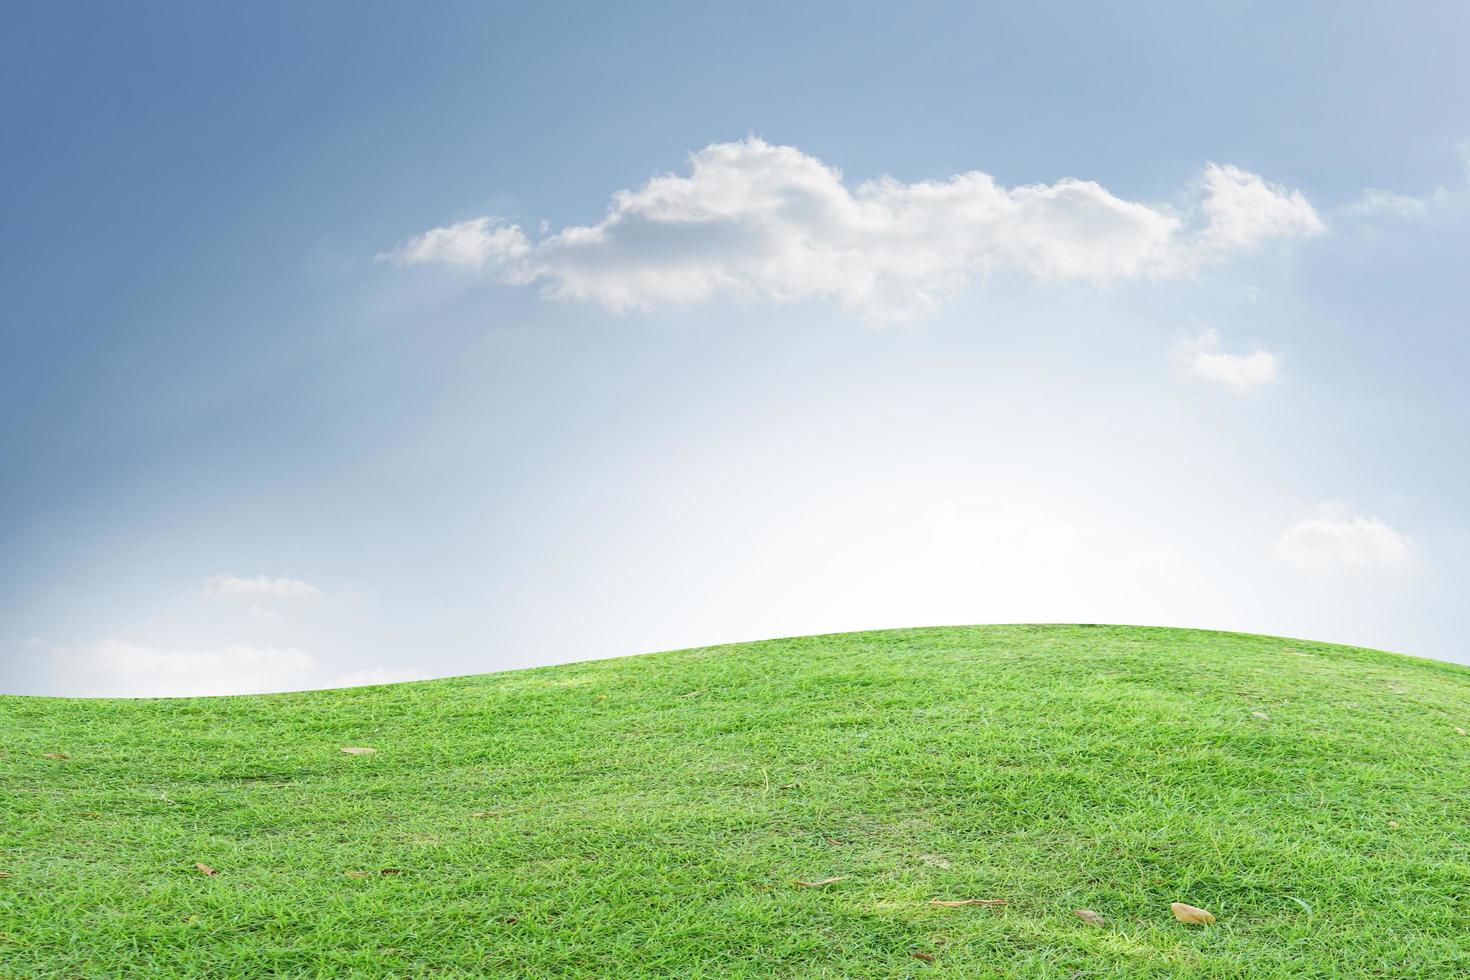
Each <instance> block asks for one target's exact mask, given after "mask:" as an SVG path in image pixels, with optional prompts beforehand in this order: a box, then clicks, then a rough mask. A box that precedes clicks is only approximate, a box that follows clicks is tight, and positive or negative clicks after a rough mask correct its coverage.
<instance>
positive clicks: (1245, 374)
mask: <svg viewBox="0 0 1470 980" xmlns="http://www.w3.org/2000/svg"><path fill="white" fill-rule="evenodd" d="M1175 356H1176V359H1177V361H1178V363H1179V367H1180V370H1181V371H1182V372H1183V373H1184V374H1185V375H1186V376H1187V377H1191V378H1195V379H1198V380H1200V381H1209V382H1212V383H1214V384H1219V385H1224V386H1225V387H1226V388H1229V389H1230V390H1231V391H1233V392H1234V393H1235V394H1237V395H1245V394H1249V393H1250V392H1252V391H1254V390H1255V389H1257V388H1259V387H1261V386H1262V385H1266V384H1270V383H1271V382H1272V381H1275V380H1276V366H1277V360H1278V358H1277V356H1276V355H1275V354H1273V353H1271V352H1270V351H1268V350H1264V349H1262V348H1260V347H1257V348H1256V349H1255V350H1253V351H1251V352H1250V353H1249V354H1226V353H1224V352H1223V351H1221V350H1220V334H1219V331H1217V330H1216V329H1215V328H1214V327H1207V328H1205V331H1204V332H1203V333H1201V334H1200V335H1199V336H1198V337H1196V338H1195V339H1194V340H1190V341H1186V342H1184V343H1183V344H1180V345H1179V347H1178V348H1177V349H1176V351H1175Z"/></svg>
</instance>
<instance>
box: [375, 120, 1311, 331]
mask: <svg viewBox="0 0 1470 980" xmlns="http://www.w3.org/2000/svg"><path fill="white" fill-rule="evenodd" d="M1323 230H1324V225H1323V223H1322V221H1321V219H1320V218H1319V217H1318V215H1317V212H1316V211H1315V210H1314V209H1313V207H1312V205H1311V204H1310V203H1309V202H1308V201H1307V199H1306V198H1305V197H1303V196H1302V194H1301V193H1300V192H1299V191H1295V190H1289V189H1286V188H1283V187H1280V186H1278V185H1275V184H1271V183H1268V182H1267V181H1265V180H1263V179H1262V178H1261V177H1260V176H1258V175H1256V174H1253V173H1249V172H1247V171H1244V170H1241V169H1239V168H1237V167H1232V166H1217V165H1215V164H1209V165H1207V166H1206V167H1205V169H1204V171H1203V173H1202V175H1201V177H1200V179H1199V181H1198V182H1197V184H1196V185H1195V186H1194V187H1193V188H1191V190H1190V191H1189V193H1188V194H1187V195H1186V199H1185V200H1184V202H1183V203H1182V204H1181V205H1180V206H1177V207H1176V206H1171V205H1149V204H1143V203H1139V202H1136V201H1129V200H1125V199H1123V198H1120V197H1118V196H1116V195H1114V194H1112V193H1111V192H1109V191H1108V190H1107V189H1105V188H1104V187H1102V186H1101V185H1099V184H1097V183H1095V182H1092V181H1086V180H1077V179H1073V178H1066V179H1063V180H1059V181H1057V182H1056V183H1053V184H1028V185H1025V186H1019V187H1012V188H1007V187H1004V186H1002V185H1000V184H999V183H997V182H996V180H995V179H994V178H993V177H991V176H989V175H988V174H985V173H981V172H980V171H970V172H967V173H963V174H959V175H957V176H954V177H950V178H948V179H943V180H926V181H916V182H913V183H905V182H903V181H899V180H895V179H893V178H891V177H882V178H879V179H877V180H871V181H867V182H864V183H862V184H859V185H858V186H857V187H856V188H855V189H849V188H848V187H847V185H846V184H845V183H844V182H843V179H842V174H841V173H840V172H839V171H838V170H837V169H835V168H833V167H830V166H828V165H827V164H825V163H823V162H822V161H821V160H818V159H817V158H815V157H813V156H810V155H808V154H805V153H803V152H801V151H800V150H798V149H796V148H795V147H791V146H774V145H771V144H769V143H766V142H764V141H763V140H760V139H756V138H750V139H746V140H742V141H740V142H735V143H719V144H714V145H711V146H708V147H706V148H705V149H703V150H700V151H699V152H698V153H695V154H694V155H693V156H692V157H691V160H690V173H689V174H688V175H687V176H682V175H675V174H665V175H663V176H660V177H655V178H653V179H652V180H650V181H648V182H647V183H646V184H643V185H642V186H641V187H638V188H635V189H632V190H622V191H618V192H617V193H615V194H614V195H613V197H612V203H611V205H610V206H609V208H608V211H607V214H606V215H605V216H604V217H603V219H602V220H601V221H599V222H597V223H596V224H592V225H577V226H570V227H567V228H563V229H562V230H561V231H559V232H556V233H554V234H547V235H544V236H542V237H539V238H537V239H535V240H533V239H532V238H531V237H530V236H529V235H528V234H527V233H526V232H525V230H523V229H522V227H521V226H520V225H517V224H513V223H510V222H507V221H504V220H501V219H498V218H494V217H489V216H486V217H479V218H475V219H472V220H469V221H464V222H460V223H458V224H454V225H448V226H445V227H441V228H434V229H432V230H430V231H427V232H425V233H423V234H421V235H418V236H415V237H413V238H410V239H409V240H407V241H405V242H403V243H402V244H400V245H399V246H398V247H396V248H394V249H392V250H391V251H389V252H386V253H384V254H383V255H381V256H380V258H382V259H384V260H386V261H389V262H392V263H394V264H397V265H400V266H410V265H427V264H442V265H450V266H459V267H463V268H468V269H471V270H474V271H476V272H479V273H482V274H484V275H487V276H489V277H490V278H492V279H494V280H497V281H499V282H503V283H508V284H516V285H527V284H531V283H539V284H541V286H542V288H543V290H544V291H545V292H546V293H547V294H549V295H551V296H554V297H558V298H563V299H575V300H585V301H591V302H595V303H599V304H601V305H603V306H605V307H607V308H608V309H611V310H637V309H648V308H652V307H656V306H660V305H665V304H686V303H693V302H697V301H701V300H706V299H709V298H711V297H714V296H717V295H730V296H747V297H763V298H766V299H769V300H773V301H776V302H787V301H796V300H807V299H818V300H825V301H828V302H831V303H834V304H836V305H838V306H840V307H841V308H843V309H845V310H847V311H849V312H851V313H853V314H855V315H858V316H861V317H864V318H866V319H870V320H880V321H881V320H902V319H908V318H912V317H916V316H921V315H924V314H925V313H928V312H930V311H932V310H934V309H935V308H936V307H938V306H939V305H940V304H941V303H942V302H943V301H944V300H945V299H946V298H948V297H950V296H951V295H953V294H954V293H955V292H956V291H958V290H959V289H961V288H962V287H964V286H965V285H966V284H967V283H969V282H971V281H972V280H974V279H976V278H981V277H984V276H985V275H987V274H988V273H990V272H993V271H997V270H1012V271H1016V272H1019V273H1021V274H1024V275H1027V276H1031V277H1034V278H1036V279H1039V280H1046V281H1082V282H1089V283H1095V284H1107V283H1112V282H1116V281H1118V280H1123V279H1136V278H1160V277H1170V276H1181V275H1188V274H1190V273H1192V272H1193V271H1195V270H1196V269H1198V268H1199V267H1200V266H1202V265H1205V264H1208V263H1212V262H1218V261H1221V260H1223V259H1225V258H1227V257H1229V256H1231V255H1234V254H1237V253H1240V252H1243V251H1248V250H1250V249H1253V248H1256V247H1258V246H1260V245H1262V244H1263V243H1265V242H1267V241H1269V240H1273V239H1293V238H1303V237H1308V236H1311V235H1316V234H1319V233H1321V232H1322V231H1323Z"/></svg>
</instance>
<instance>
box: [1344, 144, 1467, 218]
mask: <svg viewBox="0 0 1470 980" xmlns="http://www.w3.org/2000/svg"><path fill="white" fill-rule="evenodd" d="M1455 151H1456V152H1457V153H1458V154H1459V157H1460V170H1461V173H1462V176H1463V178H1464V179H1463V180H1462V181H1461V183H1460V184H1459V185H1458V186H1453V187H1445V186H1440V187H1436V188H1435V189H1434V190H1432V191H1430V192H1429V193H1427V194H1422V195H1413V194H1400V193H1398V192H1397V191H1386V190H1381V189H1379V188H1376V187H1368V188H1365V189H1364V190H1363V193H1362V194H1360V195H1359V196H1358V199H1357V200H1356V201H1353V202H1352V203H1351V204H1349V205H1348V206H1347V207H1346V208H1345V210H1346V211H1347V213H1349V214H1352V215H1358V216H1363V217H1390V218H1400V219H1403V220H1406V221H1420V220H1425V219H1428V218H1432V217H1435V216H1436V215H1439V214H1442V213H1444V212H1446V211H1452V210H1454V209H1456V208H1457V207H1459V206H1461V205H1464V204H1465V203H1466V201H1467V200H1470V142H1464V143H1459V144H1456V146H1455Z"/></svg>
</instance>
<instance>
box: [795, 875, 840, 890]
mask: <svg viewBox="0 0 1470 980" xmlns="http://www.w3.org/2000/svg"><path fill="white" fill-rule="evenodd" d="M846 880H847V876H846V875H838V876H837V877H835V878H821V879H819V880H817V881H802V880H801V879H800V878H798V879H796V880H795V881H793V882H792V884H793V885H796V886H797V887H798V888H821V887H822V886H823V885H830V884H832V883H833V882H836V881H846Z"/></svg>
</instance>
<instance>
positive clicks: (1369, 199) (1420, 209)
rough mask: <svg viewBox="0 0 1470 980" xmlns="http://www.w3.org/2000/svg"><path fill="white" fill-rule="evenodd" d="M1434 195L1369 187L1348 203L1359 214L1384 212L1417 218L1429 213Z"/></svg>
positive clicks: (1406, 217) (1393, 215)
mask: <svg viewBox="0 0 1470 980" xmlns="http://www.w3.org/2000/svg"><path fill="white" fill-rule="evenodd" d="M1432 200H1433V197H1432V196H1431V197H1414V196H1412V195H1410V194H1397V193H1394V192H1393V191H1382V190H1377V189H1375V188H1371V187H1370V188H1368V189H1367V190H1365V191H1363V193H1362V194H1361V195H1359V197H1358V199H1357V200H1356V201H1354V202H1353V203H1352V204H1349V205H1348V210H1349V211H1353V212H1356V213H1358V214H1382V215H1389V216H1391V217H1395V218H1405V219H1415V218H1423V217H1425V216H1427V215H1428V214H1429V205H1430V202H1431V201H1432Z"/></svg>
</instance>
